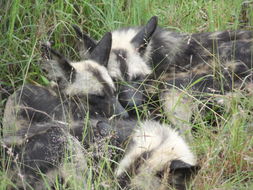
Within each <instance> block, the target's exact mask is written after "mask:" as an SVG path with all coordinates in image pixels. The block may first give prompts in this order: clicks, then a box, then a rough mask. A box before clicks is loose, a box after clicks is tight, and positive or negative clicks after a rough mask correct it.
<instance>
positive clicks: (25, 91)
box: [3, 33, 128, 134]
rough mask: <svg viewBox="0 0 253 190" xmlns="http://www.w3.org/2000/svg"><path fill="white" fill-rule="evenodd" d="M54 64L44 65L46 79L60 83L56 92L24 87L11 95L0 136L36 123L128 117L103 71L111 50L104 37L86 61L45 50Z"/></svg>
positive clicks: (109, 43) (107, 37)
mask: <svg viewBox="0 0 253 190" xmlns="http://www.w3.org/2000/svg"><path fill="white" fill-rule="evenodd" d="M47 48H48V49H49V50H50V52H51V54H52V56H53V58H55V59H56V61H54V60H49V61H48V62H49V63H48V62H47V63H46V64H47V65H46V67H47V69H48V72H49V73H48V75H49V77H51V78H54V79H55V80H56V81H58V83H59V91H60V93H57V91H54V90H51V89H50V88H45V87H40V86H35V85H25V86H23V87H21V88H20V89H19V90H17V91H16V92H15V93H14V94H13V95H11V96H10V97H9V98H8V100H7V103H6V106H5V110H4V117H3V133H4V134H5V133H8V134H9V133H11V132H14V133H15V131H17V130H18V129H20V128H22V127H29V126H30V125H31V124H33V123H36V122H45V121H55V120H58V121H64V122H71V121H75V120H83V119H85V118H86V117H88V115H87V114H90V116H91V117H111V116H113V115H121V116H122V117H127V116H128V114H127V113H126V112H125V110H124V108H123V107H122V106H121V104H120V103H119V102H118V100H117V98H116V96H115V91H116V89H115V86H114V83H113V81H112V79H111V77H110V76H109V74H108V72H107V70H106V68H105V67H104V66H103V65H105V64H107V61H108V59H109V53H110V49H111V34H110V33H107V34H106V35H105V36H104V37H103V39H102V40H101V41H100V42H99V43H98V44H97V45H96V47H95V48H94V49H93V51H92V52H91V56H90V58H89V59H88V60H85V61H80V62H69V61H68V60H67V59H66V58H65V57H64V56H62V55H61V54H59V53H58V52H56V51H55V50H53V49H52V48H50V47H47Z"/></svg>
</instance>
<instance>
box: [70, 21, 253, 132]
mask: <svg viewBox="0 0 253 190" xmlns="http://www.w3.org/2000/svg"><path fill="white" fill-rule="evenodd" d="M74 29H75V30H76V33H77V35H78V36H79V38H82V39H83V43H84V46H83V49H84V50H85V52H86V56H87V57H88V56H89V49H93V47H94V46H95V44H96V43H95V40H93V39H91V38H90V37H88V36H87V35H86V34H83V33H82V32H81V31H80V29H79V28H78V27H76V26H75V27H74ZM252 37H253V35H252V31H223V32H207V33H195V34H181V33H178V32H172V31H169V30H167V29H164V28H160V27H157V17H155V16H154V17H152V18H151V19H150V20H149V21H148V23H147V24H146V25H145V26H144V27H129V28H122V29H118V30H115V31H113V32H112V50H111V55H110V59H109V62H108V65H107V69H108V72H109V74H110V75H111V77H112V78H113V79H114V81H121V83H120V85H119V86H118V91H119V100H120V102H121V104H122V105H124V106H126V105H128V106H130V107H132V106H135V105H136V106H138V105H140V104H142V102H143V99H144V97H143V94H142V93H141V91H142V90H143V88H144V86H147V94H148V96H151V98H152V97H153V96H154V97H157V100H158V101H159V102H160V104H161V106H162V107H163V109H164V112H165V114H166V115H167V116H168V118H169V120H170V121H171V122H172V123H173V124H174V125H176V126H182V125H183V126H184V125H185V124H186V123H187V122H189V120H190V118H191V115H192V109H193V108H192V104H191V102H192V100H191V98H189V96H195V94H194V91H197V92H206V93H211V94H213V93H219V94H225V93H226V92H227V91H231V90H232V89H233V88H235V87H243V86H244V82H249V81H251V80H252V76H251V69H252V61H251V57H252V55H251V51H252ZM145 78H149V81H148V80H144V79H145ZM145 81H146V82H145ZM196 81H197V82H196ZM194 82H195V83H194ZM199 82H200V83H199ZM143 84H145V85H143ZM191 84H194V85H191ZM149 87H151V88H149ZM145 88H146V87H145ZM189 88H190V90H191V92H188V90H189ZM157 89H158V90H157ZM153 93H154V94H153ZM192 93H193V94H192ZM188 95H189V96H188ZM198 95H199V93H198ZM147 98H148V99H150V97H147ZM158 109H159V108H158ZM185 121H186V122H185ZM183 128H184V127H183ZM186 128H187V125H186Z"/></svg>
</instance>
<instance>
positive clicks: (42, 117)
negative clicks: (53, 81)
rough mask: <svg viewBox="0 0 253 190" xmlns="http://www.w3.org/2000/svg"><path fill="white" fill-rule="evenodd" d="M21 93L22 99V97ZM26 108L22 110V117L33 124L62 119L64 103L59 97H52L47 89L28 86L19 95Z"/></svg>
mask: <svg viewBox="0 0 253 190" xmlns="http://www.w3.org/2000/svg"><path fill="white" fill-rule="evenodd" d="M20 93H22V94H21V97H20ZM19 97H20V98H21V101H22V104H23V105H24V106H25V108H22V109H21V112H20V114H21V116H22V117H23V118H25V119H27V120H29V121H31V122H43V121H47V120H51V119H52V118H54V119H58V120H60V119H62V115H63V110H62V102H61V101H60V99H59V97H57V96H54V95H52V93H50V91H48V90H47V89H46V88H42V87H38V86H34V85H26V86H24V88H23V89H21V90H20V91H19V92H18V94H17V100H16V101H19Z"/></svg>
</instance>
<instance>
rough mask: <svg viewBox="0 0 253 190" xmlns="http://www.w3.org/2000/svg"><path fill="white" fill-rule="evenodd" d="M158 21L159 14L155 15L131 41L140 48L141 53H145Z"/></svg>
mask: <svg viewBox="0 0 253 190" xmlns="http://www.w3.org/2000/svg"><path fill="white" fill-rule="evenodd" d="M157 23H158V18H157V16H153V17H152V18H151V19H150V20H149V21H148V23H147V24H146V25H145V26H144V27H143V28H142V29H141V30H140V31H139V32H138V33H137V34H136V35H135V36H134V38H133V39H132V40H131V43H132V44H133V45H134V46H135V47H136V48H137V49H138V51H139V52H140V53H143V52H144V51H145V49H146V47H147V45H148V43H149V41H150V39H151V37H152V35H153V33H154V32H155V30H156V27H157Z"/></svg>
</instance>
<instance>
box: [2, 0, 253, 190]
mask: <svg viewBox="0 0 253 190" xmlns="http://www.w3.org/2000/svg"><path fill="white" fill-rule="evenodd" d="M247 2H248V3H243V1H242V0H234V1H229V0H220V1H211V0H196V1H193V0H191V1H185V0H170V1H168V0H156V1H151V0H140V1H138V0H124V1H114V0H100V1H99V0H85V1H82V0H79V1H77V0H76V1H74V0H65V1H63V0H62V1H61V0H55V1H52V0H47V1H43V0H34V1H30V0H22V1H21V0H12V1H10V0H6V1H0V7H1V9H0V31H1V32H0V55H1V56H0V85H1V86H0V87H1V92H2V93H1V94H2V98H1V96H0V112H1V110H3V106H4V104H5V102H6V97H7V96H8V94H9V93H11V92H12V91H13V90H15V89H17V88H18V87H19V86H21V85H23V84H25V83H27V82H30V83H39V84H42V85H47V84H48V81H47V79H46V78H45V75H44V74H43V72H42V71H41V70H40V64H39V61H40V57H41V49H40V45H41V43H43V42H45V41H53V43H54V45H53V46H54V47H55V48H56V49H59V50H60V51H61V52H62V53H64V54H65V55H66V57H68V58H69V59H79V57H78V53H77V52H76V50H77V49H76V48H77V47H76V42H77V39H76V38H75V34H74V30H73V29H72V27H71V25H72V24H76V25H78V26H80V27H81V28H82V29H83V30H84V31H86V32H87V33H88V34H90V35H91V36H93V37H94V38H96V39H100V37H101V36H102V35H103V34H104V33H105V32H106V31H111V30H113V29H117V28H119V27H125V26H130V25H131V26H132V25H142V24H145V23H146V22H147V20H148V19H149V18H150V17H151V16H153V15H157V16H158V18H159V25H160V26H163V27H166V28H169V29H173V30H176V31H178V32H187V33H193V32H203V31H219V30H225V29H241V28H243V29H250V30H251V29H252V27H251V26H253V2H251V1H247ZM252 108H253V100H252V99H250V98H248V97H245V96H244V94H240V95H239V96H235V97H231V98H230V99H228V107H226V108H225V109H224V111H223V112H222V118H223V119H221V118H220V115H217V114H215V112H214V113H213V112H208V113H207V114H204V115H203V114H200V113H199V114H196V116H195V122H194V127H197V128H198V134H197V135H196V138H195V141H194V144H193V147H194V148H193V149H194V151H195V152H196V153H197V155H198V157H199V161H200V165H201V167H202V169H201V170H200V172H199V173H198V175H197V177H196V178H195V179H194V181H193V183H192V185H193V186H194V187H195V189H252V188H253V148H252V147H253V139H252V134H253V124H252V123H253V119H252V118H253V117H252ZM1 117H2V116H0V119H1ZM207 120H208V121H210V120H214V121H215V123H216V124H217V126H216V127H215V128H213V127H211V126H210V122H207ZM89 162H90V164H91V165H94V162H93V160H92V159H90V161H89ZM96 171H97V173H98V176H99V177H98V178H97V179H96V180H95V181H93V179H92V175H93V170H91V169H90V170H89V171H88V173H89V176H90V177H89V179H90V181H88V184H90V187H91V183H93V182H94V184H95V185H94V189H107V188H108V189H110V188H109V187H110V185H112V184H114V183H115V182H114V181H113V178H112V168H111V167H110V164H109V160H108V158H106V156H105V158H104V159H102V160H101V161H100V162H99V167H98V168H96ZM104 171H107V172H104ZM105 173H108V175H109V176H110V177H111V179H112V180H109V179H108V175H107V174H105ZM10 183H11V182H10V181H9V179H8V178H7V177H6V175H5V171H0V189H6V185H7V184H10ZM73 188H74V189H78V187H75V184H73ZM56 189H61V187H60V184H59V187H57V188H56Z"/></svg>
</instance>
